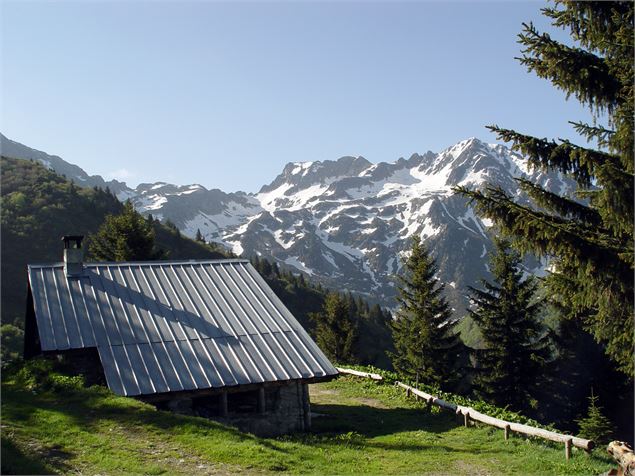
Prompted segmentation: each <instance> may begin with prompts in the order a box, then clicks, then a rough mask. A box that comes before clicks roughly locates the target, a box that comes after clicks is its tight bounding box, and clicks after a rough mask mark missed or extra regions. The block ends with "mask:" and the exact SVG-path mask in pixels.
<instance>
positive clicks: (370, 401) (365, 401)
mask: <svg viewBox="0 0 635 476" xmlns="http://www.w3.org/2000/svg"><path fill="white" fill-rule="evenodd" d="M355 401H356V402H359V403H361V404H362V405H366V406H368V407H373V408H388V407H387V406H386V405H384V404H383V403H382V402H380V401H379V400H376V399H374V398H355Z"/></svg>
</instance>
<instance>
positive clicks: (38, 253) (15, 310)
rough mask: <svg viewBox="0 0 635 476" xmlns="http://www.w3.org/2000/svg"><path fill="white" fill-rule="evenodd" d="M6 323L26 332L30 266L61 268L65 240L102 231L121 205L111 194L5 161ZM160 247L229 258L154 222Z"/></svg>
mask: <svg viewBox="0 0 635 476" xmlns="http://www.w3.org/2000/svg"><path fill="white" fill-rule="evenodd" d="M0 168H1V170H2V174H1V181H2V190H1V194H2V243H1V256H2V264H1V272H2V288H1V291H2V323H12V324H17V325H18V326H21V323H22V320H23V318H24V309H25V303H26V265H27V264H28V263H46V262H59V261H61V259H62V243H61V241H60V238H61V237H62V236H63V235H88V234H90V233H94V232H95V231H97V229H98V228H99V226H100V225H101V223H102V222H103V221H104V218H105V216H106V215H107V214H109V213H119V212H120V211H121V209H122V204H121V202H119V201H118V200H117V199H116V198H115V197H114V196H113V195H112V194H110V193H108V192H106V191H103V190H99V189H92V188H81V187H77V186H76V185H74V184H73V183H72V182H70V181H68V180H66V179H65V178H64V177H62V176H60V175H57V174H55V173H53V172H51V171H49V170H47V169H46V168H45V167H43V166H42V165H40V164H39V163H36V162H31V161H28V160H17V159H10V158H6V157H2V159H1V162H0ZM155 233H156V244H157V246H158V247H159V248H161V249H163V250H167V251H168V252H167V256H166V257H167V258H170V259H205V258H208V259H214V258H222V257H224V255H223V254H222V253H220V252H218V251H216V250H212V249H210V248H209V247H208V246H206V245H203V244H201V243H198V242H196V241H193V240H190V239H187V238H184V237H182V236H181V235H180V234H178V233H175V231H174V230H172V229H170V228H168V227H166V226H164V225H161V224H160V223H158V222H155Z"/></svg>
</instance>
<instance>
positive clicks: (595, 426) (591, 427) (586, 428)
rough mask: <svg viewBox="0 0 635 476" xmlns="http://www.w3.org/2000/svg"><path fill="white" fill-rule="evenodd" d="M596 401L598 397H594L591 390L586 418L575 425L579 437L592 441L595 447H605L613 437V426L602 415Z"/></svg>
mask: <svg viewBox="0 0 635 476" xmlns="http://www.w3.org/2000/svg"><path fill="white" fill-rule="evenodd" d="M598 400H599V399H598V396H597V395H594V394H593V389H591V396H590V397H589V409H588V412H587V416H586V417H584V418H581V419H580V420H577V423H578V426H579V427H580V431H579V434H580V436H582V437H583V438H588V439H590V440H593V441H594V443H595V444H596V445H606V444H608V443H609V442H610V441H611V438H612V436H613V425H612V423H611V421H610V420H609V419H608V418H607V417H606V416H604V414H603V413H602V407H600V406H599V404H598Z"/></svg>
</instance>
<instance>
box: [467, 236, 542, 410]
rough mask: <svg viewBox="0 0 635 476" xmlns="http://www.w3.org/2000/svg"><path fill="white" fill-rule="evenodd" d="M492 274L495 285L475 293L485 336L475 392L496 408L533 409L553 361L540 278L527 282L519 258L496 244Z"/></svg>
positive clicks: (479, 352)
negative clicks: (542, 313) (542, 317)
mask: <svg viewBox="0 0 635 476" xmlns="http://www.w3.org/2000/svg"><path fill="white" fill-rule="evenodd" d="M494 243H495V245H496V251H495V253H494V254H493V255H492V256H491V259H490V268H491V272H492V274H493V276H494V282H488V281H486V280H482V282H481V283H482V285H483V288H484V289H482V290H480V289H475V288H473V287H470V294H471V298H472V302H473V303H474V308H473V309H471V310H469V311H468V312H469V313H470V315H471V317H472V318H473V319H474V322H475V323H476V325H477V326H478V328H479V329H480V331H481V334H482V336H483V348H482V349H477V350H475V352H474V353H475V357H476V358H475V360H476V367H475V369H474V374H475V377H474V387H475V392H476V393H477V395H478V396H479V397H481V398H483V399H484V400H486V401H489V402H491V403H494V404H497V405H500V406H505V405H510V406H511V408H513V409H514V410H518V411H523V410H527V409H529V408H530V406H531V405H530V401H531V400H532V398H535V395H536V393H537V390H538V388H537V387H538V385H539V384H540V376H541V375H542V372H543V371H544V368H545V364H546V363H547V361H548V359H549V355H550V349H549V338H548V333H547V332H546V330H545V329H544V328H543V326H542V325H541V323H540V321H539V318H538V314H539V312H540V306H541V303H540V301H537V300H536V296H535V295H536V289H537V282H536V280H535V278H533V277H531V276H530V277H528V278H526V279H523V271H522V270H521V268H520V264H521V258H520V255H519V254H518V253H517V252H516V251H514V250H512V249H511V248H510V246H509V242H508V241H505V240H502V239H495V240H494Z"/></svg>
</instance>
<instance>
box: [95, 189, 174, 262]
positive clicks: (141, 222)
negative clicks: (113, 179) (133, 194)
mask: <svg viewBox="0 0 635 476" xmlns="http://www.w3.org/2000/svg"><path fill="white" fill-rule="evenodd" d="M88 249H89V251H90V256H91V257H92V258H93V259H95V260H98V261H133V260H134V261H136V260H139V261H143V260H152V259H157V258H158V257H160V256H161V253H160V252H159V251H158V250H156V249H155V245H154V230H153V228H152V225H150V224H149V223H148V221H147V220H145V219H144V218H143V217H142V216H141V215H140V214H139V213H137V212H136V211H135V209H134V208H133V206H132V203H131V202H130V201H129V200H128V201H126V203H125V204H124V206H123V210H122V212H121V213H120V214H118V215H108V216H107V217H106V219H105V221H104V223H103V224H102V225H101V227H100V228H99V230H98V231H97V233H95V234H94V235H91V236H90V237H89V245H88Z"/></svg>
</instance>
